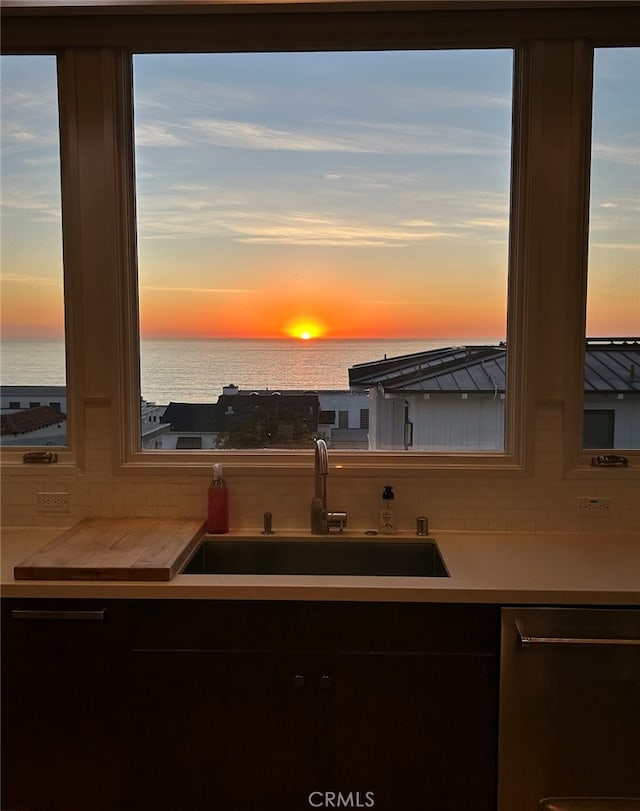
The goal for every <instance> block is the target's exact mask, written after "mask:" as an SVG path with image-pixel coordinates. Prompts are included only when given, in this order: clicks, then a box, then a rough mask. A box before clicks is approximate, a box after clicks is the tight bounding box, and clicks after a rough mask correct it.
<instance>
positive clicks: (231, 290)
mask: <svg viewBox="0 0 640 811" xmlns="http://www.w3.org/2000/svg"><path fill="white" fill-rule="evenodd" d="M140 289H141V290H161V291H162V292H163V293H215V294H216V295H219V294H225V295H239V294H242V295H244V294H245V293H257V292H259V291H258V290H256V289H253V288H241V287H172V286H171V285H161V284H141V285H140Z"/></svg>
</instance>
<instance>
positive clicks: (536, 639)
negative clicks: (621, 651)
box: [516, 622, 640, 647]
mask: <svg viewBox="0 0 640 811" xmlns="http://www.w3.org/2000/svg"><path fill="white" fill-rule="evenodd" d="M516 629H517V631H518V636H519V642H520V644H521V645H522V646H526V645H583V646H596V645H607V646H609V645H617V646H619V647H629V646H640V639H616V638H614V637H604V638H598V637H583V636H578V637H576V636H528V635H527V634H525V633H523V632H522V629H521V628H520V626H519V625H518V623H517V622H516Z"/></svg>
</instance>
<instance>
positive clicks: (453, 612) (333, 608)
mask: <svg viewBox="0 0 640 811" xmlns="http://www.w3.org/2000/svg"><path fill="white" fill-rule="evenodd" d="M69 612H70V613H69ZM3 613H4V616H3V640H2V644H3V679H2V690H3V754H2V757H3V763H2V766H3V768H2V772H3V784H4V785H3V797H2V808H3V809H4V808H6V809H25V810H30V811H75V809H82V811H86V809H88V808H91V809H92V811H103V809H104V811H107V809H108V811H122V810H123V809H124V810H126V809H128V808H131V809H135V811H152V810H153V811H161V810H162V809H165V810H166V811H203V809H221V810H222V811H283V809H298V808H300V809H305V808H313V807H318V808H322V807H360V808H370V807H372V808H376V809H388V810H389V811H397V809H400V808H401V809H403V810H404V809H414V808H416V809H417V808H437V809H438V811H466V809H468V811H495V804H496V749H497V692H498V674H497V661H498V644H499V613H498V608H497V607H493V606H461V605H438V604H403V603H400V604H397V603H388V604H382V603H343V602H285V601H224V600H221V601H216V600H186V601H183V600H132V601H129V602H126V601H105V603H98V602H96V601H41V600H27V601H19V600H5V601H3Z"/></svg>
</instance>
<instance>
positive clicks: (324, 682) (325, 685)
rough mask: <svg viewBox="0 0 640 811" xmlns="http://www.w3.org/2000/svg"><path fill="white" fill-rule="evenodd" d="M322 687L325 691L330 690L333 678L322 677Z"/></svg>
mask: <svg viewBox="0 0 640 811" xmlns="http://www.w3.org/2000/svg"><path fill="white" fill-rule="evenodd" d="M320 687H321V688H322V689H323V690H328V689H329V688H330V687H331V676H327V675H324V676H320Z"/></svg>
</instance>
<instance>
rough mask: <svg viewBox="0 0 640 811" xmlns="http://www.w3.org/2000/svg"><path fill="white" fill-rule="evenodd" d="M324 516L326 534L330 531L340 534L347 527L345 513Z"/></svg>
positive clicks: (332, 513)
mask: <svg viewBox="0 0 640 811" xmlns="http://www.w3.org/2000/svg"><path fill="white" fill-rule="evenodd" d="M326 516H327V517H326V521H327V531H328V532H331V530H332V529H337V530H338V532H342V530H343V529H344V528H345V527H346V526H347V514H346V513H345V512H339V511H338V512H328V513H326Z"/></svg>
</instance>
